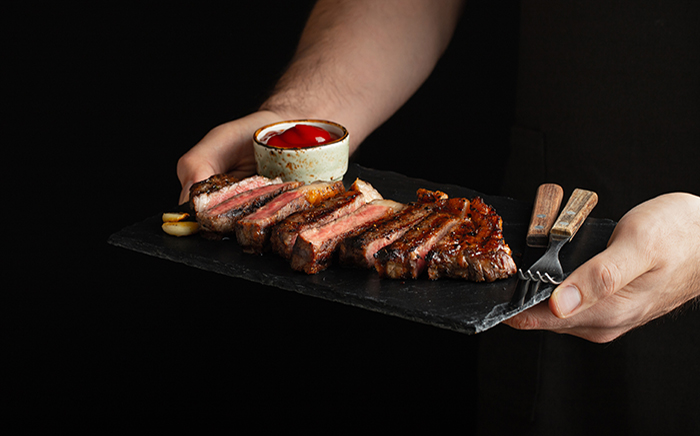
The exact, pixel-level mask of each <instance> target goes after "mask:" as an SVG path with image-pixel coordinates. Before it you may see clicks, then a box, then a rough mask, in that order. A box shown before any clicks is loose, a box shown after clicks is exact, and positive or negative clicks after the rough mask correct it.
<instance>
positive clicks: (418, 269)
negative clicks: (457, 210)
mask: <svg viewBox="0 0 700 436" xmlns="http://www.w3.org/2000/svg"><path fill="white" fill-rule="evenodd" d="M459 220H460V218H457V217H455V216H454V215H452V214H449V213H444V212H433V213H432V214H430V215H428V216H427V217H426V218H424V219H423V220H422V221H420V222H419V223H418V224H416V225H415V226H413V227H411V228H410V229H409V230H408V231H407V232H406V233H405V234H404V235H403V237H401V238H400V239H398V240H396V241H394V242H392V243H391V244H389V245H387V246H386V247H384V248H382V249H381V250H379V251H378V252H377V253H376V254H375V264H374V266H375V269H376V270H377V272H378V273H379V276H380V277H383V278H393V279H417V278H418V276H420V275H421V274H422V273H423V271H424V270H425V268H426V267H427V262H426V259H425V257H426V255H427V254H428V253H429V252H430V249H431V248H432V247H433V245H434V244H435V243H437V241H438V240H440V239H441V238H442V237H443V236H444V235H445V234H447V232H449V231H450V230H451V229H452V227H454V226H455V225H457V223H458V222H459Z"/></svg>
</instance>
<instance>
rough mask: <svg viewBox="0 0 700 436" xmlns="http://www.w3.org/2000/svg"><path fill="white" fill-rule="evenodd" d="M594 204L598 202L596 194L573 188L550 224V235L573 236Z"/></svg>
mask: <svg viewBox="0 0 700 436" xmlns="http://www.w3.org/2000/svg"><path fill="white" fill-rule="evenodd" d="M596 204H598V194H596V193H595V192H593V191H586V190H585V189H574V192H573V194H571V197H570V198H569V201H568V202H567V203H566V206H564V209H562V211H561V214H560V215H559V217H558V218H557V221H556V222H555V223H554V226H552V231H551V233H552V235H558V236H564V237H568V238H573V237H574V235H575V234H576V232H577V231H578V229H579V228H580V227H581V225H582V224H583V222H584V221H585V220H586V218H587V217H588V214H589V213H591V210H593V208H594V207H595V205H596Z"/></svg>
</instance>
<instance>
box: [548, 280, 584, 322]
mask: <svg viewBox="0 0 700 436" xmlns="http://www.w3.org/2000/svg"><path fill="white" fill-rule="evenodd" d="M552 298H553V299H554V304H555V305H556V306H557V309H558V311H559V314H560V315H561V316H569V315H570V314H571V313H572V312H573V311H574V310H576V309H577V308H578V307H579V306H580V305H581V292H579V290H578V288H576V287H575V286H571V285H567V286H564V287H562V288H558V289H556V291H555V292H554V294H553V295H552Z"/></svg>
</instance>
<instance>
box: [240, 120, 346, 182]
mask: <svg viewBox="0 0 700 436" xmlns="http://www.w3.org/2000/svg"><path fill="white" fill-rule="evenodd" d="M297 124H307V125H312V126H316V127H320V128H322V129H325V130H326V131H328V132H329V133H330V134H331V136H332V137H333V138H336V139H333V140H331V141H328V142H325V143H323V144H320V145H314V146H310V147H304V148H278V147H272V146H269V145H267V144H265V142H264V141H265V140H266V138H267V137H269V135H270V134H272V133H281V132H283V131H285V130H287V129H289V128H291V127H294V126H295V125H297ZM348 144H349V135H348V131H347V129H345V127H343V126H341V125H340V124H337V123H334V122H332V121H324V120H289V121H281V122H278V123H274V124H268V125H267V126H264V127H261V128H259V129H258V130H257V131H256V132H255V135H254V137H253V147H254V149H255V162H256V163H257V169H258V174H259V175H261V176H265V177H270V178H274V177H281V178H282V179H283V180H284V181H300V182H306V183H309V182H313V181H316V180H325V181H335V180H341V179H342V178H343V176H344V175H345V173H346V172H347V170H348V157H349V150H350V149H349V145H348Z"/></svg>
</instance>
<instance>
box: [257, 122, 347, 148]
mask: <svg viewBox="0 0 700 436" xmlns="http://www.w3.org/2000/svg"><path fill="white" fill-rule="evenodd" d="M334 139H337V138H334V137H333V136H332V135H331V134H330V133H328V131H326V130H325V129H322V128H320V127H316V126H310V125H308V124H297V125H295V126H294V127H291V128H289V129H287V130H285V131H283V132H275V133H272V134H270V135H269V136H268V137H267V140H266V141H264V142H265V143H266V144H267V145H269V146H271V147H277V148H305V147H313V146H314V145H320V144H324V143H326V142H329V141H332V140H334Z"/></svg>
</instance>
